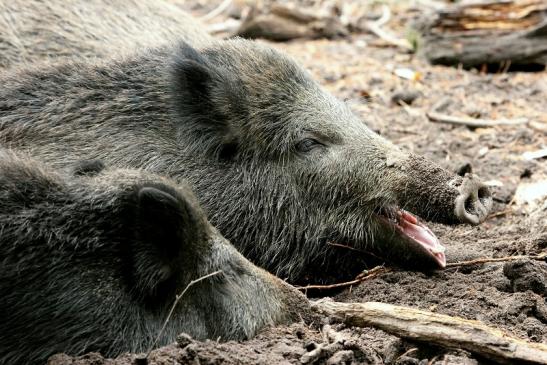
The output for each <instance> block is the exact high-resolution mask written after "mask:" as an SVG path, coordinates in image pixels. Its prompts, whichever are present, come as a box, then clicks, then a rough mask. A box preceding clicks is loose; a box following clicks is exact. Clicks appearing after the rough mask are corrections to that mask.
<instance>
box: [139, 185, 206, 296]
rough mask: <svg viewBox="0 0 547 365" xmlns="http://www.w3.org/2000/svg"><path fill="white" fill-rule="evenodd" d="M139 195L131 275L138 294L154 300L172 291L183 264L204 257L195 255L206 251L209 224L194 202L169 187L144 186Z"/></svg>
mask: <svg viewBox="0 0 547 365" xmlns="http://www.w3.org/2000/svg"><path fill="white" fill-rule="evenodd" d="M137 195H138V204H137V221H136V222H137V227H136V239H135V240H134V241H133V242H132V243H130V245H131V250H130V251H131V256H132V257H131V258H132V263H133V264H132V267H131V271H132V277H133V282H134V285H135V287H136V290H137V291H138V292H139V293H141V294H143V295H145V296H148V297H154V296H157V295H161V293H162V292H163V291H168V290H171V289H173V288H171V286H174V285H175V284H176V283H175V282H174V281H175V280H176V279H177V277H179V276H180V274H181V270H183V269H184V267H183V263H184V262H187V261H188V260H191V259H192V257H193V256H195V255H196V254H204V253H203V252H201V253H200V252H196V251H199V250H200V249H201V248H203V249H204V250H206V249H207V245H206V242H207V229H206V228H207V227H206V224H207V221H206V219H205V217H204V216H203V213H202V212H201V211H200V210H199V208H197V207H196V206H195V203H194V202H193V201H191V200H187V199H186V198H185V197H184V196H182V195H181V194H179V193H178V192H177V191H175V190H174V189H171V188H169V187H168V186H165V185H160V184H158V185H157V186H145V187H142V188H141V189H140V190H139V191H138V193H137ZM192 200H193V199H192Z"/></svg>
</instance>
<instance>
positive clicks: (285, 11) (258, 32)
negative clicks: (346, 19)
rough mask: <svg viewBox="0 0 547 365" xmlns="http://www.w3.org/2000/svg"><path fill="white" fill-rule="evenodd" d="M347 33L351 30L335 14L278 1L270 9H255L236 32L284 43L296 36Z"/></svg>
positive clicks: (316, 36)
mask: <svg viewBox="0 0 547 365" xmlns="http://www.w3.org/2000/svg"><path fill="white" fill-rule="evenodd" d="M347 34H348V31H347V29H346V28H345V27H344V25H343V24H342V23H341V22H340V20H339V19H338V18H337V17H335V16H328V15H320V14H315V13H313V12H311V11H308V10H304V9H300V8H297V7H296V6H294V5H281V4H274V5H272V7H271V8H269V9H266V10H265V9H261V10H259V9H258V8H253V9H252V10H251V11H250V12H249V14H248V15H247V17H246V19H245V20H244V21H243V23H242V24H241V26H240V27H239V29H238V30H237V31H236V34H235V35H237V36H240V37H243V38H250V39H255V38H264V39H269V40H273V41H278V42H282V41H288V40H291V39H296V38H306V39H316V38H336V37H340V36H346V35H347Z"/></svg>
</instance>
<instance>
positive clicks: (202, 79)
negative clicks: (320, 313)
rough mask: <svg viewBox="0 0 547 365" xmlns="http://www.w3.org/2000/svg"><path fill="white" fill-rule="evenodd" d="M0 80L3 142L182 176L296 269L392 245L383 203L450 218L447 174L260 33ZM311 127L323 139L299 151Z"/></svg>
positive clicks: (252, 242)
mask: <svg viewBox="0 0 547 365" xmlns="http://www.w3.org/2000/svg"><path fill="white" fill-rule="evenodd" d="M2 83H3V85H4V87H3V88H2V89H1V90H0V140H1V141H3V142H2V143H4V144H5V145H7V146H10V147H13V148H18V149H28V150H30V151H31V153H32V155H33V156H36V157H37V158H40V159H42V160H45V161H47V162H49V163H51V164H52V165H54V166H59V167H62V166H66V165H67V164H71V163H74V162H75V161H77V160H80V159H89V158H94V159H100V160H103V161H105V163H106V164H107V165H110V166H118V167H132V168H141V169H145V170H148V171H151V172H155V173H159V174H161V175H165V176H170V177H173V178H175V179H183V178H184V179H187V180H188V181H189V183H190V185H191V187H192V189H194V190H195V192H196V194H197V196H198V198H199V200H200V203H201V204H202V205H203V207H204V208H205V209H206V211H207V212H208V213H209V216H210V219H211V221H212V223H213V224H214V225H215V226H216V227H218V228H219V230H220V231H221V232H222V234H223V235H225V236H226V237H227V238H228V239H230V240H231V241H232V242H233V243H234V244H235V245H236V246H237V247H238V248H239V249H240V250H241V252H242V253H243V254H244V255H245V256H247V257H249V258H250V259H251V260H252V261H254V262H255V263H257V264H258V265H260V266H262V267H265V268H267V269H268V270H270V271H272V272H274V273H276V274H278V275H280V276H281V277H284V278H289V279H290V280H291V281H296V280H300V279H302V278H303V277H304V276H305V275H307V274H308V273H310V271H311V272H313V271H315V268H318V269H319V271H320V272H329V271H330V273H331V274H332V272H333V270H337V274H338V275H341V274H343V271H344V270H346V269H347V271H348V272H349V273H350V274H353V273H355V270H356V269H357V267H358V266H361V265H362V264H363V263H362V261H359V260H356V259H355V256H354V255H348V254H346V253H344V252H340V250H339V249H335V248H332V247H330V246H328V245H327V244H326V241H327V240H331V241H333V240H335V241H342V242H347V243H348V244H350V245H353V246H355V247H356V248H359V249H365V250H369V249H373V250H375V251H379V252H380V253H381V254H382V253H384V251H385V252H387V251H388V248H385V247H384V246H383V245H382V241H381V240H380V238H381V237H382V232H381V227H379V225H378V222H377V220H376V219H375V216H374V214H373V213H374V209H376V208H377V207H378V206H384V205H389V204H392V203H396V202H398V203H399V204H401V205H404V206H407V205H412V206H411V207H410V208H411V210H412V211H414V212H416V213H418V214H420V215H422V216H426V217H427V216H432V214H431V213H432V212H434V213H435V214H436V218H438V219H439V220H445V221H446V220H450V219H455V218H454V217H453V200H454V196H456V195H457V191H456V189H450V187H449V186H448V185H447V184H446V182H447V181H449V180H450V179H452V178H453V175H452V174H450V173H448V172H446V171H444V170H442V169H440V168H437V167H434V166H433V165H432V164H431V163H429V162H426V161H425V160H421V159H418V158H416V157H412V156H411V155H410V154H404V153H402V152H400V151H399V150H398V149H397V148H396V147H395V146H393V145H392V144H390V143H389V142H388V141H386V140H384V139H383V138H381V137H380V136H378V135H376V134H375V133H373V132H372V131H370V130H369V129H368V128H367V127H366V125H365V124H364V123H362V121H360V120H359V119H358V118H356V117H355V116H354V115H353V114H352V113H351V111H350V110H349V109H348V108H347V106H346V105H345V104H344V103H341V102H339V101H337V100H336V99H335V98H333V97H332V96H331V95H329V94H328V93H326V92H325V91H324V90H322V88H321V87H320V86H319V85H317V84H316V83H315V82H314V81H313V80H312V79H311V78H310V77H309V75H308V74H307V73H306V72H305V71H303V70H302V69H301V68H300V67H299V66H298V65H296V64H295V63H294V62H293V61H292V60H290V59H289V58H287V57H286V56H284V55H282V54H280V53H279V52H277V51H274V50H273V49H271V48H269V47H267V46H264V45H260V44H258V43H254V42H250V41H245V40H239V39H236V40H231V41H225V42H222V43H219V44H218V45H215V46H212V47H210V48H207V49H205V50H202V51H198V50H197V49H195V48H192V47H191V46H189V45H188V44H182V45H178V46H175V47H168V46H166V47H161V48H159V49H152V50H147V51H145V52H143V53H141V54H136V55H133V56H131V57H126V58H122V59H120V60H118V61H108V62H105V63H98V64H83V63H82V64H80V63H65V64H63V65H60V66H55V67H45V68H31V69H28V70H20V71H18V72H17V73H14V74H13V75H11V76H7V77H4V78H3V79H2ZM14 111H16V112H14ZM23 115H24V118H22V117H21V116H23ZM37 131H40V132H39V133H38V132H37ZM304 138H313V139H315V140H318V141H319V142H320V145H318V146H317V148H314V149H313V150H311V151H309V152H306V153H303V152H300V151H298V150H297V148H296V145H297V143H298V142H299V141H300V140H302V139H304ZM388 159H389V160H394V161H396V162H397V163H395V164H393V165H391V166H387V165H386V160H388ZM414 165H415V166H414ZM416 171H420V172H421V174H420V175H416V174H415V172H416ZM428 171H433V172H434V173H428ZM424 177H426V178H427V180H425V181H424V180H423V179H424ZM431 189H434V191H435V193H434V194H431V191H432V190H431ZM432 198H433V199H435V201H432ZM409 203H412V204H409ZM426 206H427V207H428V209H427V210H424V209H421V208H423V207H426ZM407 208H409V207H408V206H407ZM386 234H387V235H389V234H391V235H392V233H390V232H388V233H386ZM372 236H375V237H376V240H375V241H371V239H370V238H371V237H372ZM395 260H396V258H395ZM340 267H341V268H344V269H343V270H339V269H338V268H340ZM316 273H317V272H316Z"/></svg>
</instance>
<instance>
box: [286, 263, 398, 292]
mask: <svg viewBox="0 0 547 365" xmlns="http://www.w3.org/2000/svg"><path fill="white" fill-rule="evenodd" d="M390 271H392V269H391V268H389V267H384V266H376V267H375V268H373V269H371V270H366V271H364V272H363V273H361V274H359V275H358V276H357V277H356V278H355V279H354V280H351V281H346V282H343V283H336V284H329V285H319V284H316V285H306V286H297V287H296V289H298V290H302V291H306V290H308V289H319V290H329V289H337V288H345V287H348V286H352V285H356V284H359V283H362V282H363V281H365V280H369V279H373V278H375V277H376V276H378V275H380V274H383V273H387V272H390Z"/></svg>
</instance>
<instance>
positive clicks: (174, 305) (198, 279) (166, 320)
mask: <svg viewBox="0 0 547 365" xmlns="http://www.w3.org/2000/svg"><path fill="white" fill-rule="evenodd" d="M222 273H223V272H222V270H218V271H214V272H212V273H210V274H207V275H204V276H202V277H200V278H197V279H196V280H192V281H191V282H190V283H188V285H186V288H184V290H183V291H182V292H181V293H180V294H179V295H177V296H176V297H175V301H174V302H173V305H172V306H171V310H170V311H169V314H168V315H167V318H165V322H163V326H162V327H161V329H160V331H159V332H158V336H157V337H156V339H155V340H154V342H152V346H150V349H149V350H148V352H147V353H146V357H145V359H148V357H149V356H150V353H151V352H152V350H153V349H154V348H155V347H156V345H157V343H158V341H159V339H160V337H161V334H162V333H163V331H164V330H165V327H166V326H167V323H169V320H170V319H171V315H172V314H173V312H174V311H175V307H176V306H177V304H178V303H179V301H180V299H181V298H182V297H183V296H184V294H185V293H186V292H187V291H188V289H190V288H191V287H192V286H193V285H195V284H197V283H199V282H200V281H203V280H205V279H208V278H210V277H211V276H215V275H218V274H222Z"/></svg>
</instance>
